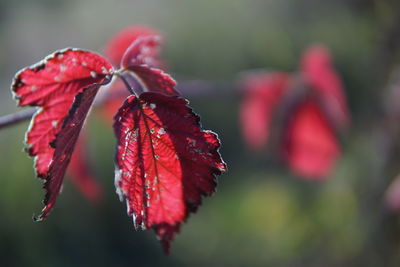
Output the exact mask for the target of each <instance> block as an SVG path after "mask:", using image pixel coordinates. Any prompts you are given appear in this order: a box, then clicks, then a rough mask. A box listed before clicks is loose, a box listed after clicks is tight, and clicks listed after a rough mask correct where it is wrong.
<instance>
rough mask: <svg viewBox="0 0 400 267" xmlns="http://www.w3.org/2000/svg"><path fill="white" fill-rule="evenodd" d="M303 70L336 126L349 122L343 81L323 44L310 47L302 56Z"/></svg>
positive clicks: (307, 81)
mask: <svg viewBox="0 0 400 267" xmlns="http://www.w3.org/2000/svg"><path fill="white" fill-rule="evenodd" d="M301 71H302V72H303V75H304V77H305V79H306V83H307V84H308V85H309V86H310V87H311V88H312V89H313V90H315V91H316V92H318V93H319V97H320V101H321V102H322V103H321V104H322V106H323V108H324V110H325V111H326V112H327V116H329V117H330V119H331V120H332V122H333V123H334V124H335V126H336V127H344V126H346V125H348V123H349V111H348V109H347V104H346V97H345V95H344V89H343V84H342V81H341V80H340V78H339V76H338V74H337V73H336V72H335V70H334V68H333V64H332V59H331V55H330V53H329V50H328V49H327V48H326V47H324V46H322V45H314V46H311V47H310V48H308V49H307V50H306V51H305V52H304V54H303V58H302V62H301Z"/></svg>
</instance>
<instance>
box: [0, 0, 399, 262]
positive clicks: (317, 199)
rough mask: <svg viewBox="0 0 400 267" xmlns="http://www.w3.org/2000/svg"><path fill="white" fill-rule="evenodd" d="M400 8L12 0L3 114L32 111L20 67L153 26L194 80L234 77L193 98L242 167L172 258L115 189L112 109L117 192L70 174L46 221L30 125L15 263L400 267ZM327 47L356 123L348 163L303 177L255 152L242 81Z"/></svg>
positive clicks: (5, 222) (100, 126)
mask: <svg viewBox="0 0 400 267" xmlns="http://www.w3.org/2000/svg"><path fill="white" fill-rule="evenodd" d="M399 6H400V5H399V4H398V1H397V0H393V1H385V0H382V1H378V0H375V1H374V0H335V1H334V0H331V1H321V0H302V1H296V0H264V1H263V0H202V1H199V0H197V1H196V0H186V1H178V0H146V1H134V0H131V1H128V0H123V1H95V0H80V1H77V0H69V1H50V0H35V1H32V0H20V1H3V0H2V1H1V2H0V33H1V34H0V41H1V45H0V47H1V49H0V83H1V88H2V90H0V115H4V114H8V113H12V112H15V111H17V110H18V109H17V108H16V107H15V102H14V101H13V100H12V98H11V93H10V91H9V89H8V88H9V87H10V83H11V80H12V77H13V76H14V74H15V72H16V71H17V70H19V69H21V68H22V67H25V66H27V65H30V64H32V63H35V62H37V61H39V60H40V59H42V58H43V57H45V56H46V55H48V54H49V53H50V52H52V51H54V50H57V49H60V48H64V47H67V46H73V47H80V48H85V49H91V50H95V51H99V52H101V51H102V49H103V47H104V44H105V43H106V41H107V40H108V38H109V37H110V36H111V35H113V34H114V33H116V32H117V31H118V30H120V29H121V28H124V27H126V26H129V25H134V24H142V25H143V24H144V25H149V26H152V27H154V28H156V29H158V30H159V31H161V32H163V33H164V34H165V37H166V44H165V47H164V48H163V58H164V59H165V61H166V62H167V63H168V67H169V69H170V71H171V73H172V74H173V76H174V77H176V78H177V79H178V82H179V81H180V80H181V79H182V80H188V79H190V80H191V79H193V80H204V81H207V82H208V83H216V84H223V86H222V87H223V88H222V87H221V89H220V88H218V86H215V92H212V91H210V90H208V91H207V92H205V93H204V94H202V96H201V97H192V98H191V99H190V100H191V106H192V107H193V108H194V109H195V111H196V112H197V113H198V114H200V115H201V117H202V123H203V126H204V127H205V128H206V129H213V130H214V131H216V132H217V133H219V135H220V138H221V140H222V144H223V146H222V149H221V153H222V155H223V157H224V159H225V161H226V162H227V163H228V167H229V172H228V173H227V174H225V175H223V176H222V177H221V178H220V179H219V187H218V192H217V193H216V194H215V195H214V196H213V197H212V198H209V199H205V201H204V204H203V205H202V206H201V207H200V209H199V211H198V212H197V214H194V215H192V216H191V217H190V218H189V220H188V222H187V224H185V225H184V226H183V227H182V231H181V233H180V234H179V235H178V236H177V238H176V240H175V241H174V242H173V244H172V246H173V247H172V253H171V255H169V256H165V255H164V254H163V253H162V250H161V247H160V245H159V244H158V241H157V240H156V238H155V235H154V234H153V233H152V232H150V231H149V232H142V231H135V230H134V229H133V224H132V221H131V219H130V218H128V217H127V215H126V208H125V204H124V203H120V202H119V200H118V197H117V195H116V194H115V188H114V182H113V179H114V164H113V155H114V145H115V139H114V136H113V133H112V130H111V128H110V127H109V126H108V125H105V124H104V123H103V122H102V120H101V118H100V117H99V116H96V115H95V114H92V115H93V116H91V118H90V120H89V122H88V124H87V127H88V128H89V135H90V156H91V160H92V162H93V166H94V168H95V172H96V175H97V177H98V178H99V179H100V182H101V183H102V185H103V187H104V200H103V201H102V203H100V204H98V205H94V204H91V203H89V202H88V201H87V200H86V199H85V198H84V197H83V196H82V195H81V194H80V192H78V191H77V190H76V188H75V187H73V186H71V183H70V181H69V180H68V179H66V181H65V185H64V190H63V193H62V195H61V196H60V197H59V200H58V202H57V206H56V208H55V209H54V212H53V213H52V214H51V216H50V217H49V218H48V220H46V221H45V222H42V223H33V222H32V219H31V217H32V215H33V213H35V214H37V213H39V211H40V209H41V208H42V206H41V199H42V197H43V195H44V192H43V190H41V186H42V182H41V181H39V180H38V179H36V178H35V177H34V172H33V169H32V160H31V159H30V158H28V157H27V156H26V154H25V153H23V152H22V148H23V142H22V140H23V136H24V132H25V130H26V128H27V126H28V123H27V122H26V123H22V124H21V125H18V126H14V127H11V128H7V129H3V130H1V131H0V151H1V154H0V266H400V224H399V220H398V217H397V215H395V214H394V215H393V214H390V213H388V212H387V211H386V210H385V208H384V204H383V194H384V192H385V190H386V188H387V186H388V184H389V183H390V181H391V179H392V178H393V177H394V176H395V175H396V174H397V173H399V172H400V166H399V165H398V163H399V162H400V158H399V157H398V155H399V154H400V153H399V151H400V150H399V148H396V147H395V146H394V145H393V144H396V143H398V144H400V140H398V139H399V138H396V137H397V135H396V133H397V129H396V123H397V121H396V120H394V121H393V120H392V121H391V120H388V119H387V117H388V115H387V112H386V110H387V108H386V107H385V102H384V101H383V100H384V99H385V96H386V94H387V92H388V90H387V89H386V88H388V87H389V82H390V79H389V78H390V77H391V76H390V74H391V73H392V71H393V70H394V69H396V64H397V63H399V62H400V61H399V60H398V59H399V55H400V53H399V51H400V49H399V48H400V40H399V39H400V30H399V29H398V28H399V27H400V19H399V15H400V14H399V12H400V8H399ZM314 42H320V43H324V44H326V45H327V46H328V47H329V48H330V49H331V51H332V53H333V58H334V62H335V66H336V69H337V70H338V72H339V73H340V75H341V77H342V78H343V81H344V83H345V87H346V93H347V95H348V102H349V105H350V109H351V111H352V121H353V125H352V128H351V129H350V130H349V131H348V133H347V134H346V135H345V136H344V137H343V156H342V158H341V159H340V160H339V162H338V164H337V168H336V169H335V171H334V172H333V173H332V175H331V177H330V179H329V180H328V181H326V182H322V183H313V182H307V181H302V180H299V179H297V178H296V177H294V176H293V175H292V174H290V172H289V171H288V170H286V169H285V168H284V167H283V166H282V165H279V164H276V162H275V161H273V160H270V159H268V158H269V157H268V155H267V153H265V155H263V154H258V155H257V154H253V153H251V152H250V151H248V150H247V149H246V147H245V145H244V144H243V141H242V138H241V134H240V128H239V122H238V115H237V114H238V104H239V103H240V98H241V96H240V94H239V93H238V92H237V91H236V90H235V86H232V88H231V89H229V85H234V84H235V82H236V81H237V78H238V76H237V75H238V74H239V73H240V72H242V71H244V70H248V69H259V68H266V69H271V70H275V69H276V70H284V71H295V70H296V69H297V68H298V60H299V56H300V54H301V51H302V50H304V49H305V48H306V47H307V46H308V45H309V44H312V43H314ZM227 87H228V89H227ZM199 90H201V88H199ZM392 100H393V99H392ZM399 100H400V99H399ZM399 104H400V102H399ZM387 123H389V124H390V125H389V126H388V125H386V124H387ZM393 125H394V126H393ZM393 128H394V129H393ZM388 146H389V148H388Z"/></svg>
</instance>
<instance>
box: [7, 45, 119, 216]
mask: <svg viewBox="0 0 400 267" xmlns="http://www.w3.org/2000/svg"><path fill="white" fill-rule="evenodd" d="M112 72H113V68H112V66H111V65H110V64H109V63H108V62H107V61H105V60H104V59H103V58H102V57H100V56H99V55H97V54H94V53H92V52H87V51H83V50H74V49H67V50H64V51H60V52H56V53H54V54H53V55H51V56H50V57H48V58H46V60H45V61H43V62H40V63H39V64H38V65H34V66H32V67H29V68H26V69H23V70H22V71H20V72H19V73H18V74H17V76H16V78H15V80H14V83H13V85H12V90H13V92H14V94H15V95H14V96H15V98H16V99H17V100H18V105H19V106H26V105H29V106H36V107H40V109H39V110H38V112H37V113H36V114H35V116H34V118H33V119H32V123H31V126H30V128H29V131H28V132H27V134H26V144H27V150H28V153H29V155H30V156H32V157H35V169H36V172H37V175H38V176H39V177H40V178H42V179H44V180H45V181H46V182H45V189H46V191H47V193H46V198H45V200H44V204H45V208H44V209H43V213H42V215H40V216H39V218H44V217H46V216H47V215H48V213H49V212H50V211H51V209H52V207H53V206H54V203H55V201H56V198H57V196H58V194H59V192H60V190H61V186H62V180H63V177H64V173H65V170H63V169H60V170H57V171H59V173H57V175H56V176H53V175H52V172H53V170H52V168H53V166H54V164H55V163H56V157H58V156H59V155H58V153H57V152H58V151H57V147H55V146H52V145H51V144H53V143H54V142H55V141H57V140H58V138H59V137H60V134H61V133H62V132H64V131H65V127H66V125H65V121H66V120H67V119H69V117H70V114H69V113H70V109H71V108H72V106H73V104H74V103H75V102H76V96H77V95H78V94H80V93H82V92H83V90H84V89H85V88H90V89H91V91H93V92H97V89H98V86H96V84H100V83H103V82H105V81H106V80H107V75H110V74H111V73H112ZM93 97H94V96H93ZM82 120H84V118H83V119H82ZM82 123H83V121H82ZM74 129H75V130H76V131H77V134H79V131H80V128H79V129H78V128H74ZM71 140H73V139H71ZM75 141H76V140H75ZM69 142H72V141H69ZM64 145H65V144H63V145H60V146H64ZM72 149H73V146H72ZM71 153H72V150H71V151H67V152H66V154H65V155H63V157H65V160H63V162H65V163H66V165H68V163H69V160H70V154H71Z"/></svg>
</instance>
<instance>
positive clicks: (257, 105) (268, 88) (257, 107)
mask: <svg viewBox="0 0 400 267" xmlns="http://www.w3.org/2000/svg"><path fill="white" fill-rule="evenodd" d="M289 79H290V77H289V75H288V74H286V73H278V72H276V73H274V72H272V73H268V72H267V73H263V74H254V75H249V76H247V77H246V78H245V79H244V80H243V85H242V86H243V87H244V88H246V92H245V95H244V99H243V100H242V103H241V106H240V122H241V125H242V133H243V136H244V139H245V141H246V143H247V144H248V145H249V146H250V147H251V148H252V149H254V150H260V149H262V148H263V147H264V146H265V144H266V143H267V140H268V137H269V135H270V128H271V127H270V126H271V123H272V121H271V120H272V118H273V116H274V115H275V114H274V113H275V111H276V107H277V105H279V103H280V102H281V98H282V95H283V93H284V92H285V91H286V90H287V88H288V82H289Z"/></svg>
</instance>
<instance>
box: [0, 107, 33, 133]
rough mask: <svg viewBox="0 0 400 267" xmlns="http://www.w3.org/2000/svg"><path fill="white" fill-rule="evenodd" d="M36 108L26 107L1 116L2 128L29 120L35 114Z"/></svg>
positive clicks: (0, 123) (0, 127)
mask: <svg viewBox="0 0 400 267" xmlns="http://www.w3.org/2000/svg"><path fill="white" fill-rule="evenodd" d="M35 112H36V109H35V108H33V109H25V110H22V111H19V112H16V113H12V114H8V115H5V116H2V117H0V129H2V128H5V127H8V126H12V125H15V124H18V123H20V122H23V121H26V120H29V119H30V118H32V116H33V114H35Z"/></svg>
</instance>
